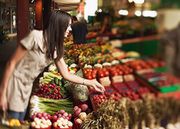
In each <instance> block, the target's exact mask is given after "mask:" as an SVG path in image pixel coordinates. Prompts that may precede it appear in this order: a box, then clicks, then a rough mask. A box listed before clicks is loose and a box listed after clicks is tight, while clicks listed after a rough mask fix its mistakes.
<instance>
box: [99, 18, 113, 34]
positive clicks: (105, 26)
mask: <svg viewBox="0 0 180 129" xmlns="http://www.w3.org/2000/svg"><path fill="white" fill-rule="evenodd" d="M109 32H111V16H110V14H105V16H104V18H103V21H102V25H101V29H100V32H99V33H100V34H104V33H109Z"/></svg>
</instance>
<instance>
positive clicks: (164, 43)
mask: <svg viewBox="0 0 180 129" xmlns="http://www.w3.org/2000/svg"><path fill="white" fill-rule="evenodd" d="M160 46H161V48H162V50H163V51H161V52H162V53H163V54H161V56H163V58H164V60H165V61H166V64H167V67H168V69H169V71H170V72H171V73H173V74H174V75H176V76H178V77H180V23H179V25H178V26H177V27H176V28H175V29H173V30H171V31H168V32H165V33H164V34H163V35H162V37H161V44H160Z"/></svg>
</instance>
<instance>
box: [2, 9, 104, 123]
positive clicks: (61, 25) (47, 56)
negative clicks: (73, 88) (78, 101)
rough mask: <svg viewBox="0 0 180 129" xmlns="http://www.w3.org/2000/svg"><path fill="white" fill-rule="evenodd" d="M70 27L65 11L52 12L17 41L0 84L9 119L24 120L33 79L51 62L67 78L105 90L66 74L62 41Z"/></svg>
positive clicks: (68, 17) (94, 83)
mask: <svg viewBox="0 0 180 129" xmlns="http://www.w3.org/2000/svg"><path fill="white" fill-rule="evenodd" d="M70 26H71V16H70V15H69V14H68V13H66V12H64V11H60V10H58V11H53V12H52V13H51V15H50V17H49V21H48V24H47V25H46V26H44V29H43V30H32V31H31V32H30V33H29V35H28V36H27V37H25V38H24V39H22V40H21V41H20V43H19V44H18V46H17V49H16V51H15V53H14V54H13V56H12V57H11V59H10V60H9V61H8V63H7V65H6V69H5V73H4V76H3V78H2V81H1V83H0V108H1V109H2V110H4V111H6V110H7V111H8V116H9V117H10V118H16V119H19V120H23V119H24V116H25V113H26V109H27V106H28V102H29V98H30V95H31V91H32V87H33V81H34V79H35V78H36V77H37V76H38V74H39V73H41V72H42V71H43V69H44V68H45V67H46V66H48V65H49V64H50V63H51V62H52V61H54V62H55V64H56V66H57V68H58V70H59V72H60V73H61V75H62V76H63V77H64V78H65V79H66V80H69V81H71V82H74V83H79V84H83V85H87V86H88V88H93V89H94V90H96V91H98V92H104V87H103V86H102V85H101V84H100V83H98V82H97V81H95V80H87V79H84V78H81V77H79V76H76V75H73V74H71V73H69V71H68V69H67V65H66V64H65V61H64V59H63V54H64V45H63V41H64V37H66V36H67V35H68V33H69V31H70V30H71V28H70Z"/></svg>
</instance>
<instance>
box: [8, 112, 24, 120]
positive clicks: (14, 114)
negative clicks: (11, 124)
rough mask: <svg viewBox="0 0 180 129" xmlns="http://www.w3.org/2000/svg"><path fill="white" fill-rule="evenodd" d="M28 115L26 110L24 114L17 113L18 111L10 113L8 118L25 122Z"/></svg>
mask: <svg viewBox="0 0 180 129" xmlns="http://www.w3.org/2000/svg"><path fill="white" fill-rule="evenodd" d="M25 115H26V110H25V111H24V112H16V111H11V110H9V111H8V117H9V118H14V119H18V120H20V121H23V120H24V117H25Z"/></svg>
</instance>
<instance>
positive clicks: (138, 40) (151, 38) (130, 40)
mask: <svg viewBox="0 0 180 129" xmlns="http://www.w3.org/2000/svg"><path fill="white" fill-rule="evenodd" d="M158 39H160V35H150V36H144V37H137V38H131V39H123V40H120V41H121V43H122V44H130V43H137V42H143V41H148V40H158Z"/></svg>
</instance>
